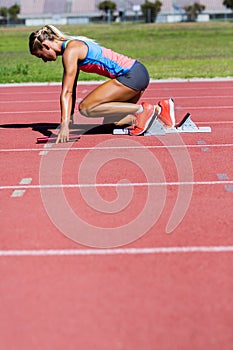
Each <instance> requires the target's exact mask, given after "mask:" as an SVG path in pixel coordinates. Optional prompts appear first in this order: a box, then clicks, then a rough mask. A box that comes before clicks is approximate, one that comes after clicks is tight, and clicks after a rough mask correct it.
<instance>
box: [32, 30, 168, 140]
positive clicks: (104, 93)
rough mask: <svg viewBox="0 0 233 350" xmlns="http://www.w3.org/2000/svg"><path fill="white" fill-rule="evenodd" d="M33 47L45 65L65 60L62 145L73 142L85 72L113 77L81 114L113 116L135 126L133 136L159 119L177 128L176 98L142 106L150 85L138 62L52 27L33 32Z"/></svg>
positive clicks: (94, 93)
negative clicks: (71, 128)
mask: <svg viewBox="0 0 233 350" xmlns="http://www.w3.org/2000/svg"><path fill="white" fill-rule="evenodd" d="M29 48H30V52H31V54H32V55H34V56H36V57H38V58H41V59H42V60H43V61H44V62H47V61H56V59H57V57H58V56H62V64H63V69H64V72H63V79H62V90H61V95H60V105H61V125H60V131H59V133H58V137H57V141H56V142H57V143H58V142H67V141H69V124H70V121H71V119H72V115H73V113H74V108H75V102H76V85H77V81H78V75H79V71H80V70H82V71H85V72H89V73H97V74H99V75H102V76H105V77H108V78H110V79H109V80H107V81H105V82H104V83H103V84H101V85H99V86H98V87H97V88H95V89H94V90H93V91H92V92H91V93H89V94H88V95H87V96H86V97H85V98H84V99H83V100H82V101H81V102H80V103H79V111H80V113H81V114H82V115H84V116H86V117H91V118H94V117H104V118H105V120H106V119H108V120H109V121H110V120H111V122H112V121H113V118H114V124H115V125H117V126H121V125H122V126H123V125H133V127H132V128H131V129H130V134H131V135H141V134H143V133H144V132H145V131H146V129H147V128H148V126H149V125H150V123H151V122H152V120H153V119H154V118H155V117H158V118H160V119H161V120H162V122H163V123H164V124H166V125H167V126H174V125H175V116H174V102H173V100H172V99H169V100H163V101H160V102H159V103H158V104H157V105H152V104H149V103H145V102H142V103H141V104H137V102H138V101H139V99H140V97H141V96H142V94H143V92H144V91H145V89H146V88H147V86H148V84H149V74H148V71H147V69H146V68H145V66H144V65H143V64H142V63H140V62H138V61H137V60H135V59H132V58H129V57H126V56H124V55H122V54H119V53H116V52H114V51H112V50H110V49H107V48H105V47H102V46H100V45H99V44H98V43H96V42H95V41H93V40H91V39H89V38H86V37H80V36H77V37H72V36H67V35H65V34H64V33H62V32H61V31H60V30H59V29H58V28H56V27H54V26H53V25H45V26H44V27H42V28H41V29H39V30H37V31H35V32H33V33H31V35H30V37H29Z"/></svg>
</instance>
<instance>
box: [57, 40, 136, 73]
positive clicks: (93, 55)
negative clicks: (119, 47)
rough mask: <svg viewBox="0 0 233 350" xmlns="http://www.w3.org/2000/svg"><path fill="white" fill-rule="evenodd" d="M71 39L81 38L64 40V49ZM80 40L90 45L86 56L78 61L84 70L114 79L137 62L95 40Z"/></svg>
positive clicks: (80, 67) (79, 66)
mask: <svg viewBox="0 0 233 350" xmlns="http://www.w3.org/2000/svg"><path fill="white" fill-rule="evenodd" d="M71 40H80V39H70V40H65V41H63V43H62V50H63V51H64V50H65V48H66V46H67V44H68V43H69V42H70V41H71ZM80 41H82V42H84V43H85V44H86V45H87V47H88V52H87V56H86V58H85V59H84V60H82V61H79V62H78V68H79V69H80V70H82V71H84V72H88V73H96V74H99V75H103V76H105V77H108V78H111V79H113V78H116V77H119V76H120V75H123V74H125V73H127V72H129V71H130V69H131V68H132V67H133V65H134V64H135V62H136V60H135V59H132V58H129V57H127V56H124V55H122V54H119V53H116V52H114V51H112V50H111V49H106V48H105V47H102V46H100V45H99V44H97V43H95V42H93V41H88V40H87V41H85V40H83V39H82V40H80Z"/></svg>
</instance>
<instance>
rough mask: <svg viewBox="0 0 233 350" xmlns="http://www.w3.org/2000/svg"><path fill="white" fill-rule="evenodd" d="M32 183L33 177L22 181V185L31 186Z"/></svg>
mask: <svg viewBox="0 0 233 350" xmlns="http://www.w3.org/2000/svg"><path fill="white" fill-rule="evenodd" d="M31 182H32V178H31V177H25V178H24V179H22V180H21V181H20V185H29V184H30V183H31Z"/></svg>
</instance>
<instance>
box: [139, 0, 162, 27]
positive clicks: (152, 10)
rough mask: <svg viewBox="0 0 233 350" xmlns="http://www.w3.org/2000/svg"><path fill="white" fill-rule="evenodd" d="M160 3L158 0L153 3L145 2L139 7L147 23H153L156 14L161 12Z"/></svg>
mask: <svg viewBox="0 0 233 350" xmlns="http://www.w3.org/2000/svg"><path fill="white" fill-rule="evenodd" d="M161 7H162V3H161V1H159V0H155V2H150V1H147V0H146V2H145V3H144V4H142V5H141V9H142V13H143V16H144V18H145V21H146V22H147V23H153V22H155V20H156V17H157V14H158V13H159V12H160V11H161Z"/></svg>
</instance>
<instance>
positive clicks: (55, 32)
mask: <svg viewBox="0 0 233 350" xmlns="http://www.w3.org/2000/svg"><path fill="white" fill-rule="evenodd" d="M45 40H51V41H53V40H61V41H65V40H84V41H85V40H86V41H92V42H94V40H92V39H90V38H87V37H85V36H70V35H66V34H65V33H63V32H61V31H60V30H59V29H58V28H56V27H55V26H53V25H52V24H46V25H45V26H43V27H42V28H40V29H38V30H36V31H35V32H33V33H31V34H30V36H29V50H30V52H31V54H33V53H35V52H36V51H38V50H41V49H42V43H43V41H45Z"/></svg>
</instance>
